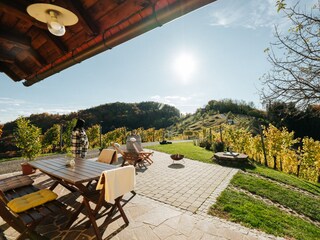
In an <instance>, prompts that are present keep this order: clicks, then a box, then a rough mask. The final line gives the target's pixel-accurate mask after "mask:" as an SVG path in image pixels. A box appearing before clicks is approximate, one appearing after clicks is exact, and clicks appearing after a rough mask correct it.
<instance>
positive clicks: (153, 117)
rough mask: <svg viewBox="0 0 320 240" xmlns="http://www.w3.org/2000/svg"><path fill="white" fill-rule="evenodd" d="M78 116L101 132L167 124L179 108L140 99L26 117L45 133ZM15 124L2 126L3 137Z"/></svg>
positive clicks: (174, 117) (173, 119) (177, 117)
mask: <svg viewBox="0 0 320 240" xmlns="http://www.w3.org/2000/svg"><path fill="white" fill-rule="evenodd" d="M77 117H81V118H83V119H84V120H85V121H86V128H88V127H90V126H92V125H94V124H101V125H102V129H103V133H105V132H108V131H110V130H113V129H115V128H119V127H127V128H128V129H137V128H139V127H143V128H145V129H147V128H152V127H154V128H156V129H160V128H166V127H168V126H170V125H172V124H174V123H175V122H177V121H178V119H179V118H180V111H179V110H178V109H177V108H175V107H172V106H169V105H167V104H162V103H157V102H141V103H122V102H116V103H109V104H103V105H100V106H97V107H92V108H88V109H85V110H80V111H78V112H73V113H70V114H66V115H59V114H49V113H42V114H32V115H31V116H30V117H28V119H30V121H31V123H32V124H34V125H36V126H37V127H39V128H41V129H42V132H43V133H44V132H45V131H46V130H47V129H49V128H51V127H52V126H53V124H63V123H65V122H67V121H70V120H72V119H74V118H77ZM15 127H16V121H13V122H9V123H6V124H4V126H3V135H2V136H3V137H5V136H8V135H11V134H12V133H13V131H14V128H15Z"/></svg>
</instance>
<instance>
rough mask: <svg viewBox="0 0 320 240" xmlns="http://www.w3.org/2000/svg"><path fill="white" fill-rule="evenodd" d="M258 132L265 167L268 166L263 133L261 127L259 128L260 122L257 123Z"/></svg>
mask: <svg viewBox="0 0 320 240" xmlns="http://www.w3.org/2000/svg"><path fill="white" fill-rule="evenodd" d="M259 132H260V137H261V145H262V151H263V156H264V165H265V166H266V167H268V161H267V154H266V148H265V146H264V140H263V133H262V129H261V125H260V124H259Z"/></svg>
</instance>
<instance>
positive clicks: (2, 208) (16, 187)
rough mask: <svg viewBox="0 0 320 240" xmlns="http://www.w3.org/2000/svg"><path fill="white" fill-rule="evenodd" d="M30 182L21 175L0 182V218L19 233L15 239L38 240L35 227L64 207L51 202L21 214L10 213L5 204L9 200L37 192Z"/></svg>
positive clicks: (55, 201)
mask: <svg viewBox="0 0 320 240" xmlns="http://www.w3.org/2000/svg"><path fill="white" fill-rule="evenodd" d="M30 180H31V178H30V177H28V176H22V175H19V176H14V177H10V178H7V179H2V180H0V216H1V217H2V219H3V220H4V221H6V222H7V223H8V224H9V225H10V226H11V227H12V228H14V229H15V230H16V231H17V232H19V233H20V236H19V237H18V238H17V239H26V238H30V239H37V240H38V239H41V238H42V237H41V235H39V234H38V233H36V232H35V231H34V230H35V228H36V226H37V225H38V224H39V223H40V222H41V221H42V220H43V219H44V218H45V217H47V216H48V215H50V214H53V213H54V214H57V213H58V212H61V210H62V209H64V208H65V206H64V205H63V204H62V203H61V202H59V201H58V200H53V201H50V202H47V203H45V204H43V205H40V206H38V207H35V208H32V209H29V210H27V211H24V212H21V213H14V212H13V211H11V209H10V208H9V207H7V203H8V202H9V201H10V200H12V199H15V198H17V197H21V196H24V195H26V194H29V193H33V192H36V191H38V190H39V189H38V188H36V187H35V186H33V185H32V182H33V181H32V180H31V181H30ZM21 182H25V183H26V185H25V186H22V184H21ZM7 183H8V184H7Z"/></svg>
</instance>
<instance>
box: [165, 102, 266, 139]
mask: <svg viewBox="0 0 320 240" xmlns="http://www.w3.org/2000/svg"><path fill="white" fill-rule="evenodd" d="M257 120H259V121H260V123H265V122H266V113H265V112H264V111H261V110H258V109H256V108H255V107H254V106H253V104H247V103H245V102H243V101H235V100H230V99H225V100H221V101H216V100H211V101H209V102H208V104H207V105H206V106H205V107H203V108H199V109H198V110H197V111H196V112H195V113H194V114H187V115H186V116H184V117H183V118H180V119H179V121H177V122H176V123H175V124H174V125H172V126H170V127H169V128H167V130H168V131H170V132H171V134H172V135H178V134H181V133H183V132H184V131H201V130H202V129H203V128H210V127H214V126H218V125H220V124H222V123H229V124H234V125H237V126H242V127H246V128H248V130H252V131H253V128H255V126H256V124H257Z"/></svg>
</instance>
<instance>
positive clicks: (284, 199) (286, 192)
mask: <svg viewBox="0 0 320 240" xmlns="http://www.w3.org/2000/svg"><path fill="white" fill-rule="evenodd" d="M231 184H232V185H233V186H236V187H239V188H242V189H245V190H247V191H249V192H251V193H253V194H255V195H259V196H262V197H264V198H268V199H270V200H272V201H273V202H277V203H280V204H281V205H283V206H287V207H289V208H291V209H293V210H295V211H296V212H298V213H300V214H304V215H305V216H308V217H309V218H311V219H313V220H317V221H320V200H319V198H316V197H310V196H308V195H304V194H301V193H300V192H296V191H293V190H290V189H287V188H285V187H283V186H280V185H278V184H276V183H272V182H270V181H268V180H265V179H259V178H257V177H255V176H250V175H245V174H243V173H238V174H236V175H235V176H234V177H233V179H232V180H231Z"/></svg>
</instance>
